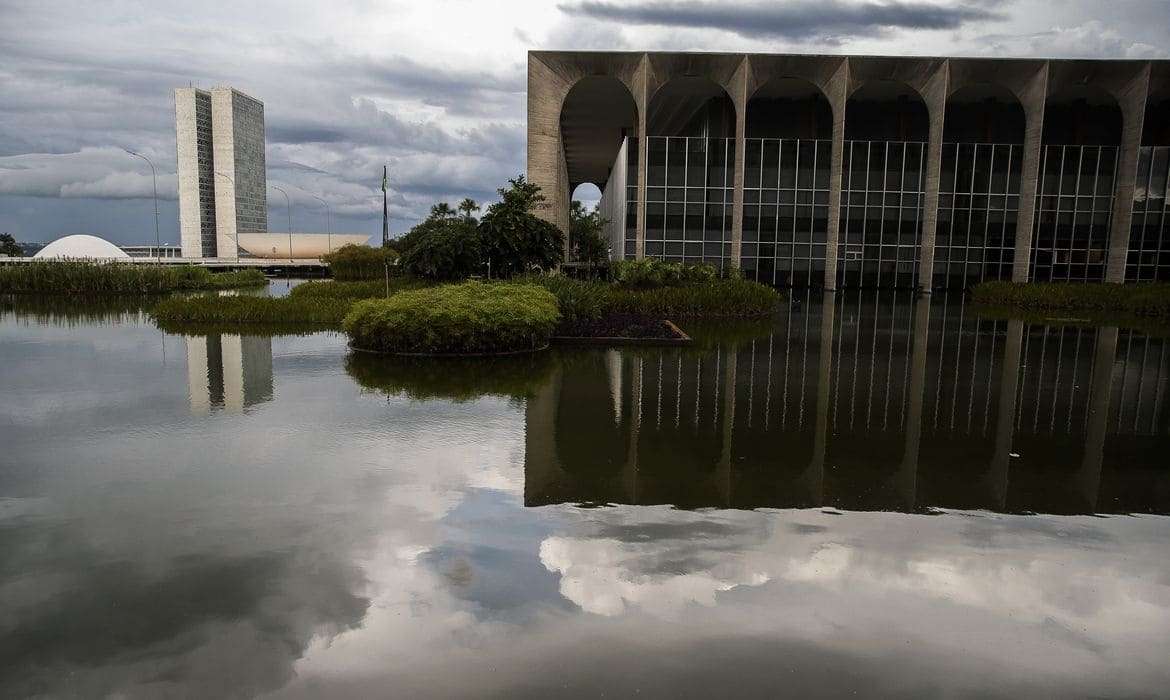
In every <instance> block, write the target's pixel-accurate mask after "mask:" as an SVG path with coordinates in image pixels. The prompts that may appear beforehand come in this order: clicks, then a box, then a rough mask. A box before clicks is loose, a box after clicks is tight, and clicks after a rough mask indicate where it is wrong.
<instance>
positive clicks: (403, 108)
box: [0, 0, 1170, 243]
mask: <svg viewBox="0 0 1170 700" xmlns="http://www.w3.org/2000/svg"><path fill="white" fill-rule="evenodd" d="M1168 40H1170V2H1168V1H1167V0H1113V1H1112V2H1100V1H1099V0H1047V1H1045V0H966V1H965V2H962V1H960V0H787V1H784V0H772V1H770V2H769V1H751V0H747V1H745V0H740V1H738V2H707V1H705V0H664V1H657V0H632V1H631V0H562V1H561V2H520V1H516V0H513V1H512V2H508V3H489V2H474V1H472V0H431V1H430V2H426V3H418V2H392V1H386V0H380V1H376V0H333V1H332V2H328V3H326V2H320V3H309V2H296V1H295V0H294V1H290V0H285V1H283V2H234V3H219V2H214V1H208V2H190V1H189V0H184V1H182V2H176V1H174V0H156V1H154V2H127V1H122V0H109V1H107V2H101V3H94V2H55V1H54V0H36V2H30V1H29V0H17V1H13V0H0V231H9V232H11V233H13V234H14V235H15V236H16V237H17V239H18V240H25V241H48V240H52V239H54V238H56V237H57V236H59V235H62V234H65V233H78V232H84V233H93V234H97V235H101V236H104V237H107V238H109V239H111V240H113V241H115V242H119V243H133V242H145V241H147V240H150V239H153V236H154V228H153V223H152V217H151V211H152V208H151V207H152V205H151V200H150V193H151V180H150V170H149V168H148V167H147V165H146V164H145V163H144V162H142V161H140V160H137V159H134V158H131V157H130V156H128V155H126V154H125V153H124V152H123V151H122V148H124V147H126V148H132V149H135V150H139V151H141V152H143V153H146V154H147V155H148V156H150V157H151V158H152V159H153V160H154V162H155V164H156V165H157V166H158V170H159V197H160V199H161V200H162V203H161V210H162V215H161V227H162V236H163V240H164V242H166V241H170V242H177V240H178V214H177V204H176V198H177V195H176V190H175V175H174V173H175V133H174V98H173V93H172V90H173V88H175V87H179V86H185V85H188V84H194V85H196V86H200V87H211V86H214V85H220V84H225V85H232V86H234V87H236V88H238V89H240V90H243V91H244V92H247V93H249V94H251V95H253V96H255V97H257V98H259V99H260V100H262V101H263V102H264V105H265V119H266V122H267V138H268V152H267V153H268V182H269V183H270V184H276V185H281V186H283V187H285V189H287V190H288V191H289V193H290V194H291V195H292V198H293V207H292V209H293V211H292V215H293V226H294V228H295V229H297V230H324V228H325V220H324V215H323V212H322V209H323V208H322V207H321V205H320V204H319V203H317V202H316V201H315V200H313V199H312V198H310V197H309V193H313V194H318V195H320V196H323V197H325V198H326V199H327V200H328V201H329V203H330V205H331V206H332V207H333V212H334V220H335V223H334V230H337V231H346V232H358V233H370V234H374V233H377V232H379V231H380V228H381V223H380V222H381V208H380V207H381V200H380V192H379V185H380V178H381V167H382V164H383V163H388V164H389V165H390V168H391V186H392V193H391V194H392V197H391V219H392V220H391V232H392V235H393V234H398V233H401V232H402V231H403V230H404V229H406V228H408V227H409V226H410V225H411V224H412V223H414V222H415V221H417V220H418V218H419V217H420V216H421V215H422V214H423V213H425V211H426V210H427V209H428V208H429V207H430V205H431V203H433V202H434V201H436V200H441V199H445V200H449V201H457V200H458V199H461V198H463V197H465V196H470V197H473V198H475V199H477V200H480V201H489V200H491V199H492V198H493V197H494V191H495V189H496V188H497V187H499V186H500V185H502V184H503V183H504V182H505V181H506V180H507V178H509V177H514V176H515V175H516V174H517V173H520V172H523V170H524V162H525V128H524V127H525V124H524V121H525V84H526V80H525V52H526V51H528V50H530V49H623V50H706V51H758V52H781V51H797V52H799V51H812V52H821V53H868V54H917V55H936V54H947V55H970V56H980V55H993V56H1052V57H1093V58H1097V57H1108V58H1123V57H1166V56H1167V47H1168V46H1170V41H1168ZM270 197H273V199H270V200H269V205H270V206H269V220H270V230H274V231H283V230H285V227H286V217H285V207H284V200H283V198H281V196H280V195H279V194H278V193H276V192H270Z"/></svg>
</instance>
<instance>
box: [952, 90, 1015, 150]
mask: <svg viewBox="0 0 1170 700" xmlns="http://www.w3.org/2000/svg"><path fill="white" fill-rule="evenodd" d="M1027 123H1028V116H1027V111H1026V110H1025V109H1024V105H1023V103H1022V102H1021V101H1020V98H1019V96H1017V95H1016V93H1015V92H1013V91H1012V90H1011V89H1010V88H1008V87H1006V86H1004V85H1002V84H999V83H993V82H979V83H976V82H972V83H967V84H966V85H964V86H962V87H960V88H958V89H956V90H953V91H951V93H950V95H948V96H947V105H946V120H945V123H944V124H943V141H944V142H946V143H952V142H957V141H962V142H965V143H1011V144H1022V143H1024V135H1025V132H1026V131H1027Z"/></svg>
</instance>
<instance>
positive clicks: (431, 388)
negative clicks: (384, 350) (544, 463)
mask: <svg viewBox="0 0 1170 700" xmlns="http://www.w3.org/2000/svg"><path fill="white" fill-rule="evenodd" d="M553 364H554V363H553V359H552V357H551V355H550V354H549V353H547V352H538V353H524V354H522V355H504V356H496V357H443V358H432V357H400V356H394V355H371V354H370V353H364V352H355V353H350V355H349V356H348V357H347V358H346V359H345V371H346V372H347V373H348V374H349V376H351V377H353V378H354V380H355V381H356V382H357V383H358V384H360V385H361V386H362V388H364V389H368V390H372V391H381V392H384V393H386V394H388V395H390V396H403V397H406V398H409V399H411V400H414V401H429V400H434V399H441V400H445V401H454V402H456V403H462V402H465V401H472V400H475V399H478V398H481V397H484V396H500V397H504V398H509V399H513V400H522V399H524V398H526V397H528V396H531V395H532V394H533V393H534V392H535V391H536V389H537V388H538V387H540V385H541V384H543V383H544V382H546V381H547V380H548V378H549V375H550V374H551V372H552V368H553Z"/></svg>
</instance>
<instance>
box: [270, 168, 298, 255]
mask: <svg viewBox="0 0 1170 700" xmlns="http://www.w3.org/2000/svg"><path fill="white" fill-rule="evenodd" d="M269 187H271V188H272V189H274V190H276V191H277V192H279V193H281V194H283V195H284V206H285V209H286V210H287V211H288V261H289V262H292V259H293V253H292V200H290V199H289V198H288V192H285V191H284V190H283V189H281V188H279V187H277V186H276V185H269Z"/></svg>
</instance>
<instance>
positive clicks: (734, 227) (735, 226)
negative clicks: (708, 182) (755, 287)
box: [730, 56, 748, 268]
mask: <svg viewBox="0 0 1170 700" xmlns="http://www.w3.org/2000/svg"><path fill="white" fill-rule="evenodd" d="M731 83H732V85H731V97H732V99H731V101H732V104H734V105H735V172H734V175H733V178H732V187H734V188H735V189H734V191H733V193H732V200H731V202H732V203H731V261H730V262H731V266H732V267H735V268H738V267H739V266H740V259H741V256H742V253H743V169H744V159H745V151H746V137H747V100H748V94H747V93H748V60H747V57H746V56H745V57H744V59H743V62H741V63H740V65H739V69H738V70H737V71H736V73H735V76H734V77H733V78H732V79H731Z"/></svg>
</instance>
